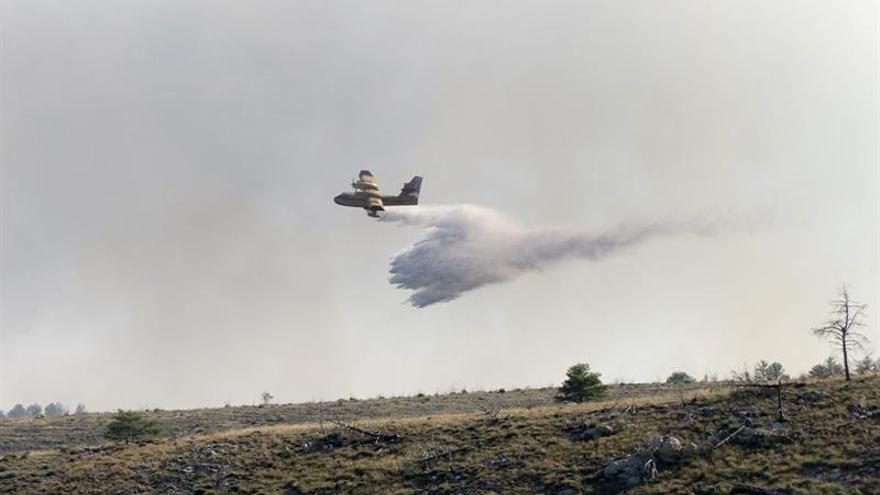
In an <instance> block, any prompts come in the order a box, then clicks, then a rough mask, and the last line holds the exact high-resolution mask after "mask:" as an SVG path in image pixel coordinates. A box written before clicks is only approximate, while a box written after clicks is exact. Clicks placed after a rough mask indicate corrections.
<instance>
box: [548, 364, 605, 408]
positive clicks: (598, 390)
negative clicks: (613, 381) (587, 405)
mask: <svg viewBox="0 0 880 495" xmlns="http://www.w3.org/2000/svg"><path fill="white" fill-rule="evenodd" d="M601 376H602V375H600V374H599V373H594V372H592V371H590V365H589V364H587V363H578V364H575V365H574V366H572V367H570V368H568V371H566V372H565V381H564V382H563V383H562V386H561V387H560V388H559V394H558V395H557V396H556V399H557V400H560V401H570V402H584V401H588V400H592V399H598V398H600V397H602V396H603V395H605V385H603V384H602V380H601V379H600V377H601Z"/></svg>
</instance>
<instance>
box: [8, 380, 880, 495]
mask: <svg viewBox="0 0 880 495" xmlns="http://www.w3.org/2000/svg"><path fill="white" fill-rule="evenodd" d="M614 388H615V387H612V390H611V391H610V392H611V393H612V397H614V396H613V393H614V392H613V389H614ZM769 392H770V393H768V392H767V391H766V390H764V389H763V388H753V387H750V388H742V389H737V390H736V391H734V392H732V393H731V392H730V391H723V390H716V391H708V390H702V391H699V390H692V391H691V392H690V393H689V394H688V395H687V396H686V400H685V403H684V404H682V403H681V401H680V399H679V397H678V394H677V393H665V392H664V393H662V394H660V395H658V396H656V397H646V396H642V397H634V396H630V397H629V398H611V399H610V400H607V401H603V402H598V403H596V402H594V403H584V404H568V405H551V404H552V403H551V402H550V401H551V400H552V391H547V395H548V397H547V401H546V403H545V405H538V404H535V405H533V406H532V407H530V408H528V407H526V408H522V407H513V408H507V409H505V408H500V409H499V408H487V409H485V410H484V411H483V412H470V413H459V414H443V415H433V414H432V415H430V416H415V417H408V418H407V417H393V415H391V414H386V416H388V417H387V419H372V420H363V421H356V422H345V421H341V420H338V422H340V423H344V424H343V425H335V424H331V423H328V422H323V423H318V424H298V425H293V424H280V425H276V426H259V427H255V428H244V429H240V428H239V429H230V430H227V431H223V432H215V433H209V434H190V433H187V434H184V435H181V436H177V437H174V438H166V439H164V440H161V441H158V442H155V443H150V444H144V445H137V446H135V445H132V446H129V447H124V446H118V445H117V446H105V447H100V448H95V447H78V448H73V447H69V448H68V447H65V448H63V449H60V450H51V451H41V452H32V453H30V454H29V455H24V454H21V453H19V454H10V455H6V456H4V457H3V458H2V459H0V493H59V492H64V493H146V492H153V493H254V494H256V493H265V494H330V493H365V494H371V493H376V494H380V493H381V494H388V493H398V494H415V493H436V494H453V493H461V494H476V493H498V494H502V493H503V494H515V493H571V494H575V493H620V492H622V491H624V490H625V485H626V483H624V481H625V480H624V479H623V478H620V477H618V476H617V475H616V474H615V473H617V472H619V471H621V470H620V469H617V467H616V466H615V467H614V468H613V469H612V468H610V467H609V466H610V464H611V463H614V462H615V461H621V460H625V459H627V458H631V457H632V456H634V455H636V454H637V455H639V456H641V457H637V458H638V459H647V460H649V461H650V462H648V463H647V464H648V466H647V467H649V468H650V469H648V470H646V471H645V472H644V473H643V474H639V475H638V478H639V479H637V480H636V482H637V483H636V484H635V485H634V486H633V488H632V491H631V493H646V494H647V493H651V494H654V493H658V494H659V493H694V494H733V493H777V494H783V493H803V494H806V493H810V494H814V493H829V494H830V493H864V494H868V493H880V468H878V466H880V407H878V404H880V378H878V377H867V378H859V379H854V380H853V381H852V382H851V383H849V384H845V383H844V382H843V381H842V380H837V379H832V380H828V381H815V382H810V383H806V384H801V385H797V384H796V385H792V386H789V387H787V388H786V390H785V394H784V396H783V406H784V407H785V410H786V416H785V421H783V422H779V421H778V405H777V397H776V395H775V392H774V391H773V390H770V391H769ZM528 393H530V392H523V394H528ZM532 393H533V392H532ZM513 394H515V393H513ZM459 395H460V394H456V396H459ZM466 395H469V396H470V395H473V394H466ZM491 395H492V396H496V397H501V396H504V397H506V396H509V395H512V393H511V392H508V393H505V394H498V393H496V394H491ZM488 396H489V394H487V395H486V397H488ZM395 400H396V401H413V400H417V398H408V399H386V400H385V401H386V402H387V403H388V404H387V405H389V406H391V405H392V404H394V402H391V401H395ZM429 400H432V399H430V398H429ZM433 400H437V401H441V400H442V399H439V398H434V399H433ZM480 402H486V401H485V400H484V401H480ZM381 404H382V402H381V401H377V402H376V404H374V405H373V406H374V407H375V408H379V407H380V406H381ZM276 407H278V408H283V407H289V406H271V407H267V408H253V411H252V412H253V413H254V414H261V413H262V414H272V409H273V408H276ZM396 407H398V408H400V407H401V404H400V403H399V402H398V403H397V404H396ZM231 409H233V408H231ZM202 414H206V413H204V412H203V413H202ZM172 417H173V416H172ZM377 417H378V411H377ZM350 426H351V427H352V428H349V427H350ZM682 446H683V447H682ZM618 465H623V466H624V467H625V463H621V462H618Z"/></svg>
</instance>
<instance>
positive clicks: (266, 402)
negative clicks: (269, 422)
mask: <svg viewBox="0 0 880 495" xmlns="http://www.w3.org/2000/svg"><path fill="white" fill-rule="evenodd" d="M260 397H262V399H263V405H264V406H268V405H269V404H271V403H272V399H274V398H275V396H274V395H272V394H270V393H269V392H263V393H262V394H260Z"/></svg>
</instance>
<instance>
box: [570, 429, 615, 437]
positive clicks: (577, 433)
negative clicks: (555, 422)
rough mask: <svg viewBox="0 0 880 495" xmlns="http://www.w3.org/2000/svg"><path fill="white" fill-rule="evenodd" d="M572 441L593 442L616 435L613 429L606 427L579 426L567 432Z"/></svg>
mask: <svg viewBox="0 0 880 495" xmlns="http://www.w3.org/2000/svg"><path fill="white" fill-rule="evenodd" d="M568 433H569V435H570V436H571V439H572V440H595V439H597V438H602V437H607V436H609V435H613V434H614V433H616V432H615V431H614V428H612V427H611V426H608V425H598V426H593V425H581V426H577V427H574V428H571V429H569V430H568Z"/></svg>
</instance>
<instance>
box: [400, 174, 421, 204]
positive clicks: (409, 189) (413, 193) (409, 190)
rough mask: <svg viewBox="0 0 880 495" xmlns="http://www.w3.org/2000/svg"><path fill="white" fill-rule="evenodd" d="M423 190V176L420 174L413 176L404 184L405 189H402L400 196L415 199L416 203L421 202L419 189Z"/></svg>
mask: <svg viewBox="0 0 880 495" xmlns="http://www.w3.org/2000/svg"><path fill="white" fill-rule="evenodd" d="M421 190H422V178H421V177H419V176H418V175H417V176H415V177H413V178H412V180H411V181H409V182H407V183H406V184H404V185H403V189H401V190H400V196H401V197H405V198H408V199H410V200H411V201H414V204H418V203H419V191H421Z"/></svg>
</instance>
